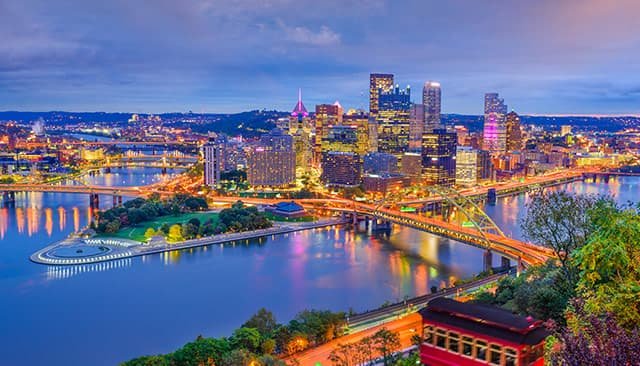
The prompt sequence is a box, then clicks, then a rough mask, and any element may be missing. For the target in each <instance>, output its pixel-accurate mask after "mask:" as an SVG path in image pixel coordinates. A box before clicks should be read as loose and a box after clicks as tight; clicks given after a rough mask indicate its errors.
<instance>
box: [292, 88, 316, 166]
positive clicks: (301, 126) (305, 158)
mask: <svg viewBox="0 0 640 366" xmlns="http://www.w3.org/2000/svg"><path fill="white" fill-rule="evenodd" d="M289 135H291V136H292V137H293V149H294V151H295V153H296V167H297V168H300V169H302V171H308V170H309V169H310V168H311V165H312V158H313V145H314V135H315V126H314V125H313V121H312V119H311V117H309V112H307V108H305V106H304V103H302V91H301V90H298V102H297V103H296V106H295V107H294V108H293V111H292V112H291V115H290V116H289Z"/></svg>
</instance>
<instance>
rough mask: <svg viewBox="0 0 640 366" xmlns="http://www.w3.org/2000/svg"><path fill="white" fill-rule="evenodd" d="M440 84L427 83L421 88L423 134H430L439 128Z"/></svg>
mask: <svg viewBox="0 0 640 366" xmlns="http://www.w3.org/2000/svg"><path fill="white" fill-rule="evenodd" d="M440 99H441V91H440V83H438V82H435V81H427V82H426V83H424V87H423V88H422V104H423V105H424V132H431V131H433V130H435V129H438V128H441V127H442V126H441V121H440V106H441V102H440Z"/></svg>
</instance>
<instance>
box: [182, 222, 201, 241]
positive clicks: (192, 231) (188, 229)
mask: <svg viewBox="0 0 640 366" xmlns="http://www.w3.org/2000/svg"><path fill="white" fill-rule="evenodd" d="M196 235H198V228H197V227H196V226H195V225H193V224H192V223H186V224H182V237H183V238H184V239H193V238H195V237H196Z"/></svg>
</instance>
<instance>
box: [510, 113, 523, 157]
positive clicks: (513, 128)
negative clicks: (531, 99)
mask: <svg viewBox="0 0 640 366" xmlns="http://www.w3.org/2000/svg"><path fill="white" fill-rule="evenodd" d="M506 120H507V122H506V123H507V151H520V150H522V128H521V125H520V116H519V115H518V114H517V113H516V112H514V111H511V112H509V113H507V116H506Z"/></svg>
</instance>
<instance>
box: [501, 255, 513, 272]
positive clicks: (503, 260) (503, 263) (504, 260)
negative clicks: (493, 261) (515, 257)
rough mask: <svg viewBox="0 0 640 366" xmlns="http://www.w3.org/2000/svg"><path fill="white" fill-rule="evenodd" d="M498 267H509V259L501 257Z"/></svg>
mask: <svg viewBox="0 0 640 366" xmlns="http://www.w3.org/2000/svg"><path fill="white" fill-rule="evenodd" d="M500 267H501V268H503V269H506V268H509V267H511V259H509V258H507V257H505V256H502V258H501V263H500Z"/></svg>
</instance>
